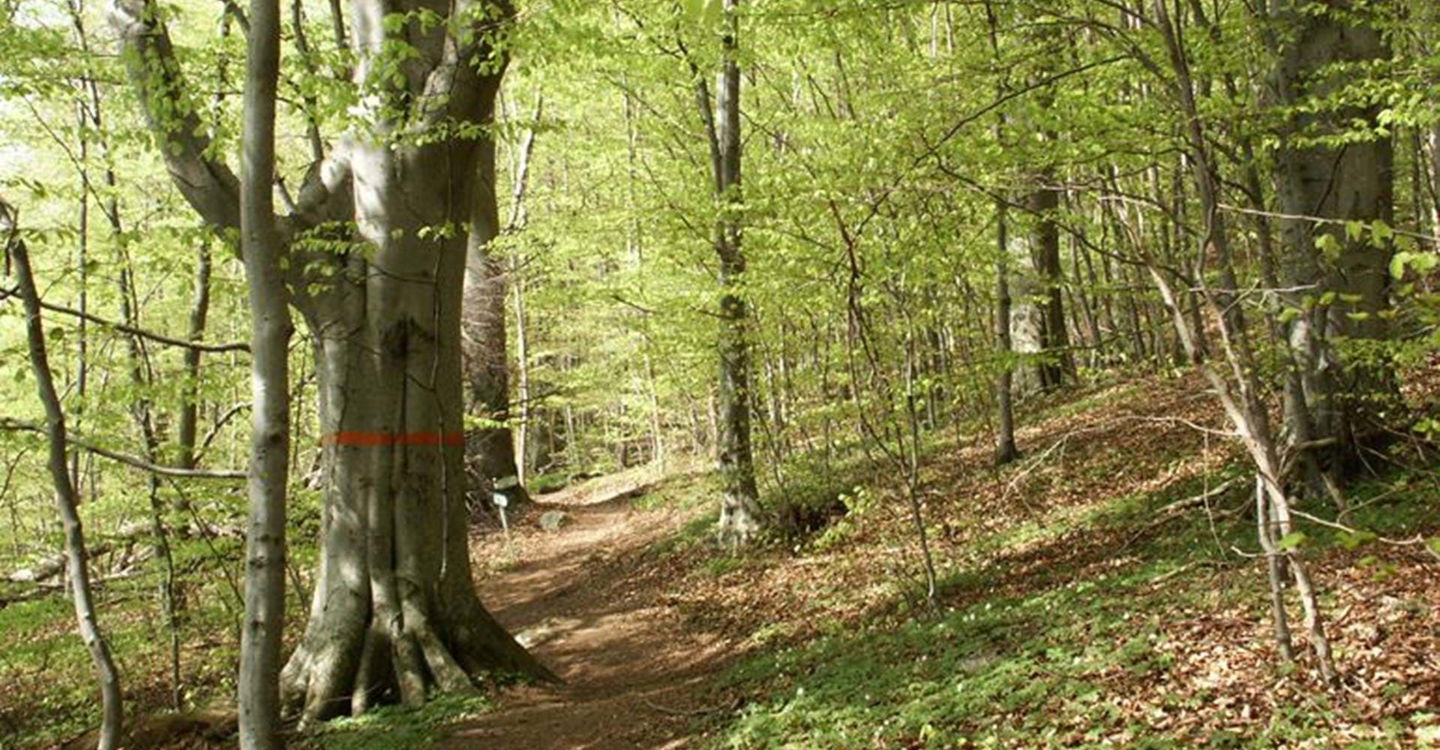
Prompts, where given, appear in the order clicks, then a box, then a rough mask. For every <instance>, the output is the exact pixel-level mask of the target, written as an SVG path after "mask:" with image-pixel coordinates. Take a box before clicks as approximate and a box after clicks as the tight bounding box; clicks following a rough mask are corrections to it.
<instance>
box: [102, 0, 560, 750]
mask: <svg viewBox="0 0 1440 750" xmlns="http://www.w3.org/2000/svg"><path fill="white" fill-rule="evenodd" d="M114 1H115V8H114V12H113V13H112V19H113V24H114V25H115V27H116V30H117V32H118V33H119V35H120V37H121V40H122V43H123V44H124V46H125V48H126V51H125V57H126V59H127V60H128V61H130V62H131V63H132V64H131V66H130V73H131V77H132V79H133V80H134V82H135V85H136V86H137V88H138V89H139V91H140V94H141V97H140V99H141V104H142V105H143V106H144V107H145V112H146V115H147V118H148V119H149V121H150V124H151V127H152V130H153V131H154V132H155V133H156V134H157V136H159V138H160V140H161V142H162V146H163V148H162V149H161V153H162V155H163V156H164V158H165V161H166V164H167V166H168V168H169V169H170V171H171V173H172V175H174V176H175V178H176V183H177V187H178V188H179V189H180V190H181V192H182V193H183V194H184V195H185V197H186V198H187V199H188V200H189V202H190V203H191V205H192V207H194V208H195V209H196V210H197V212H199V213H200V214H201V216H202V217H203V218H204V219H205V220H206V221H207V222H209V223H210V224H211V225H212V226H214V227H216V228H217V229H234V228H236V226H237V224H238V218H237V216H236V212H235V211H234V208H233V207H234V205H235V204H236V202H237V201H236V199H237V197H238V194H239V192H240V191H239V187H238V185H239V181H238V180H236V179H235V177H234V174H233V173H232V172H231V171H230V170H229V169H228V168H227V167H226V166H225V164H224V163H222V162H219V161H216V160H215V159H214V158H213V156H212V149H210V142H209V139H208V136H206V135H205V132H204V130H203V129H202V128H200V127H198V117H197V116H196V115H195V113H194V111H193V109H190V108H187V100H186V99H185V98H184V97H183V96H180V95H179V92H183V91H184V81H183V80H182V77H181V66H180V65H179V64H178V62H177V61H176V59H175V56H174V48H173V45H171V44H170V41H169V36H168V33H167V32H166V29H165V27H164V25H163V24H162V23H160V20H159V18H158V16H157V13H156V10H155V7H154V4H153V2H151V0H114ZM258 1H259V2H268V3H273V2H274V0H258ZM417 8H418V6H417V5H415V4H413V3H404V2H402V3H401V5H399V6H396V5H395V4H394V3H381V2H379V0H356V2H354V3H352V9H353V12H354V24H353V28H354V33H353V34H352V35H351V36H350V40H351V42H352V44H353V47H354V51H355V54H356V59H357V64H356V67H355V76H356V80H355V84H356V86H357V87H359V88H361V89H363V90H365V91H369V92H373V93H374V95H375V98H376V99H378V101H376V102H372V103H374V104H375V106H374V107H369V105H367V108H366V109H365V110H364V113H363V114H364V116H365V117H366V118H367V119H368V120H369V121H368V122H367V123H365V126H364V127H362V128H357V129H356V132H353V133H351V134H350V135H348V136H347V137H346V138H344V139H342V140H341V141H340V142H339V143H337V144H336V145H335V146H334V147H333V148H330V149H328V151H327V155H326V157H325V159H324V160H322V161H318V162H316V163H315V164H313V165H312V166H311V168H310V169H309V170H308V171H307V174H306V179H305V181H304V183H303V184H302V186H301V188H300V190H299V191H297V193H296V195H295V201H294V203H295V205H294V209H293V210H292V211H290V212H289V213H288V214H286V215H284V216H280V217H274V221H276V222H277V225H278V226H277V227H276V231H275V232H274V234H273V235H272V237H270V238H265V237H259V238H257V239H260V240H261V241H262V242H266V241H268V242H271V243H274V244H273V245H272V246H273V247H274V249H275V252H276V253H277V254H278V253H279V252H281V251H283V252H285V253H286V254H287V255H288V256H289V257H288V258H287V260H288V261H289V262H287V263H285V264H284V267H283V269H277V268H273V267H272V268H269V269H268V271H267V272H268V273H271V274H275V273H278V272H279V271H283V272H284V274H285V275H283V276H280V277H279V280H280V281H283V283H280V284H278V285H277V284H276V283H275V282H276V280H277V279H276V278H275V277H274V276H267V277H266V278H265V279H264V280H263V282H262V283H258V284H257V283H256V281H255V280H252V283H251V292H252V294H258V295H261V296H263V297H264V299H259V300H256V302H258V303H260V304H259V305H258V307H259V308H261V309H263V310H266V311H268V313H267V315H264V316H262V315H259V314H257V315H256V316H255V320H254V325H255V326H257V331H256V333H257V341H258V340H263V341H266V342H267V347H270V346H273V345H274V344H275V343H276V342H277V341H280V340H282V338H283V336H284V335H285V334H286V332H287V331H288V325H287V324H285V323H284V321H283V319H282V318H281V317H280V316H279V309H278V308H277V306H276V303H277V300H276V299H275V298H276V297H280V298H281V299H282V300H283V297H281V296H280V295H281V294H283V293H284V292H285V291H286V290H287V289H288V290H289V292H290V295H289V296H290V303H291V304H293V305H294V306H295V308H296V309H297V310H298V311H299V312H300V313H301V315H302V316H303V317H304V319H305V322H306V325H307V327H308V328H309V329H310V330H311V332H312V336H313V339H314V341H315V346H316V355H315V356H316V363H317V365H316V367H317V376H318V388H319V402H320V408H319V416H320V423H321V434H322V437H323V449H322V473H323V476H324V488H325V489H324V494H325V499H324V512H323V516H322V517H323V522H322V526H321V535H322V536H321V554H320V563H319V570H318V573H317V575H316V585H315V589H314V592H313V596H312V599H311V609H310V618H309V622H308V624H307V626H306V631H305V634H304V636H303V638H302V639H301V643H300V646H299V647H298V648H297V649H296V651H295V653H294V654H292V655H291V658H290V660H289V662H288V663H287V664H286V666H285V669H284V671H283V673H282V676H281V682H282V684H283V687H284V690H283V695H284V697H285V699H286V701H287V703H292V704H295V705H303V707H304V717H305V718H306V719H311V720H313V719H319V718H324V717H328V716H334V715H338V714H342V713H347V712H349V711H359V710H364V709H365V708H367V707H369V706H371V705H373V704H375V703H377V702H380V701H384V700H387V699H391V698H396V699H400V700H403V701H406V702H410V703H415V702H419V701H421V700H424V698H425V697H426V695H427V693H428V692H430V689H431V688H435V689H438V690H445V691H458V690H468V689H471V688H472V686H473V684H474V681H476V680H478V679H480V678H481V677H482V676H483V675H484V674H485V673H486V672H488V671H502V672H510V673H520V674H523V675H529V676H538V677H553V675H551V674H550V672H549V671H548V670H546V669H545V668H544V667H543V666H541V665H540V664H539V663H538V662H536V661H535V660H534V658H533V657H531V656H530V654H529V653H528V652H526V651H525V650H524V649H523V648H521V647H520V646H519V644H517V643H516V642H515V641H514V639H513V638H511V637H510V635H509V634H508V633H506V632H505V630H504V629H503V628H501V627H500V626H499V625H498V624H497V623H496V622H495V621H494V619H493V618H491V617H490V615H489V614H488V613H487V612H486V611H485V609H484V608H483V607H482V606H481V604H480V601H479V599H478V598H477V596H476V594H475V589H474V582H473V580H472V579H471V572H470V559H469V554H468V545H467V539H466V528H467V525H466V510H465V474H464V464H463V462H464V455H463V453H464V451H463V442H464V437H463V431H462V430H463V424H462V416H463V393H462V388H463V382H464V381H463V379H462V370H461V364H460V363H461V339H460V313H461V309H460V308H461V291H462V285H463V276H464V268H465V239H464V233H463V231H456V228H457V227H463V226H464V225H465V224H466V223H467V221H468V219H469V217H470V213H471V210H472V198H473V195H472V193H471V192H470V191H471V189H472V187H473V185H474V176H475V170H476V160H475V150H476V149H475V142H474V141H473V140H468V139H463V138H459V137H429V135H430V134H433V133H436V132H439V131H441V130H442V129H443V130H444V131H445V132H447V133H449V132H455V131H456V130H459V131H464V130H466V129H467V128H469V127H470V126H476V127H478V126H481V125H483V124H484V123H486V122H488V121H489V119H490V118H491V116H492V114H493V109H494V99H495V92H496V89H497V87H498V85H499V80H500V75H501V74H502V72H503V67H504V66H503V62H504V56H503V55H496V54H493V53H495V49H494V47H493V45H492V42H493V37H494V35H495V33H496V32H497V31H498V30H499V29H500V28H501V27H503V26H504V25H505V24H506V23H508V22H509V19H510V18H511V17H512V16H513V10H512V9H511V8H510V7H509V6H508V5H506V4H504V3H497V2H487V3H485V4H484V6H483V7H478V8H477V7H474V6H473V4H472V3H462V6H461V7H458V8H456V9H455V10H454V12H455V13H456V14H457V15H456V19H459V18H461V17H463V18H465V19H467V21H469V22H471V23H472V25H471V27H470V28H469V29H468V31H467V32H466V33H465V34H454V30H455V29H454V24H434V25H428V24H427V25H423V28H421V25H419V24H416V25H414V26H413V27H412V26H410V25H403V26H401V27H396V26H395V25H394V24H392V23H389V22H387V21H386V20H385V19H387V18H391V17H393V16H394V14H397V13H405V12H409V11H413V10H416V9H417ZM271 9H272V8H269V7H267V10H266V13H269V10H271ZM472 11H473V13H472ZM275 15H277V16H278V13H276V14H275ZM268 23H269V21H268V20H267V24H268ZM275 23H276V24H277V25H278V18H277V20H276V21H275ZM255 26H256V24H255V23H254V20H253V19H252V31H251V42H252V43H256V37H257V36H266V37H267V38H268V36H269V32H268V31H267V32H262V34H258V35H257V34H256V32H255V30H254V28H255ZM402 43H404V44H409V45H412V46H414V47H415V48H416V52H417V56H416V58H415V59H414V60H412V61H411V62H412V63H413V64H410V65H407V66H406V67H405V74H404V75H402V76H393V75H391V74H390V72H391V68H389V67H387V66H386V65H377V62H378V61H377V56H382V55H384V54H385V51H386V50H391V49H392V48H394V47H395V45H398V44H402ZM136 63H140V64H136ZM497 63H498V64H497ZM252 72H253V71H252ZM372 77H373V80H372ZM367 101H368V100H367ZM247 135H249V133H248V131H247ZM416 136H424V137H416ZM252 166H254V163H253V162H252ZM259 166H261V167H262V170H261V171H264V172H266V173H267V174H270V173H271V172H272V170H271V169H270V167H269V165H268V164H262V165H259ZM247 169H250V167H247ZM259 180H260V178H259V177H258V175H257V176H256V179H255V180H254V181H253V182H252V183H250V184H248V185H247V188H249V189H248V190H247V193H250V194H253V196H254V198H255V201H253V202H251V203H249V204H247V205H248V208H247V215H248V214H249V213H257V214H258V213H261V211H260V210H259V209H258V208H257V206H258V203H259V201H260V199H261V198H262V193H263V194H264V195H265V196H268V194H269V183H268V181H267V183H266V185H265V187H264V188H263V189H262V187H261V186H260V184H259ZM267 209H268V205H267ZM264 213H266V214H267V215H268V216H272V217H273V214H270V213H268V211H266V212H264ZM251 218H252V219H253V220H254V221H255V222H260V223H261V224H262V225H263V223H264V222H265V217H264V216H259V215H257V216H253V217H251ZM352 220H353V224H351V223H350V222H351V221H352ZM251 226H252V227H253V226H255V224H253V223H252V225H251ZM351 227H353V229H352V228H351ZM247 234H248V233H247ZM311 236H318V237H319V238H322V239H326V240H338V241H344V242H350V243H356V241H357V240H360V241H363V244H364V245H365V247H364V248H358V249H356V250H352V251H350V252H346V253H339V254H337V253H331V252H314V251H309V250H307V249H306V247H307V246H306V245H305V244H304V243H301V242H297V240H303V239H307V238H310V237H311ZM357 244H358V243H357ZM262 246H263V245H262ZM264 257H265V255H264V253H262V255H261V257H253V256H252V255H251V253H249V252H248V251H247V252H246V262H247V264H256V265H257V269H256V270H257V271H258V270H266V269H264V268H263V267H259V264H262V263H264V262H265V261H264V260H263V258H264ZM272 257H273V256H272ZM282 354H283V348H280V347H277V348H274V349H271V350H269V351H267V352H265V353H262V352H260V351H258V350H256V351H254V352H253V359H254V362H255V364H254V367H255V368H256V369H257V371H259V370H261V369H264V370H266V371H272V372H274V377H270V378H266V379H265V380H263V381H257V384H263V385H264V386H266V387H278V385H279V384H280V381H279V380H278V378H279V374H280V371H279V370H277V369H274V368H278V366H279V365H278V362H279V361H280V359H279V358H280V356H281V355H282ZM261 395H264V396H265V398H264V399H263V400H262V399H261V398H259V396H261ZM285 403H286V399H285V398H284V397H283V395H282V396H278V397H277V396H276V395H275V394H273V393H265V394H260V393H257V398H256V402H255V404H254V406H253V408H254V412H255V419H256V420H257V429H256V432H255V440H256V441H264V440H270V441H271V442H270V443H269V445H270V447H272V448H275V450H273V451H271V452H268V453H259V452H257V456H260V457H263V458H265V459H267V460H269V461H273V462H276V463H277V464H278V462H280V461H282V460H283V458H282V456H284V455H286V453H287V452H286V451H284V450H283V445H284V443H283V440H284V439H285V437H286V435H287V434H288V431H287V430H284V429H279V428H281V427H283V422H281V421H280V420H282V419H284V417H285V414H284V412H283V405H284V404H285ZM261 428H264V429H261ZM256 447H257V448H260V447H262V446H261V445H260V444H259V443H258V442H257V446H256ZM257 465H258V464H257ZM281 466H282V468H281V469H280V470H279V471H272V472H267V474H266V476H269V477H272V478H273V477H278V478H280V479H281V480H283V478H284V476H285V472H284V470H283V465H281ZM260 489H262V488H261V487H259V486H258V483H257V486H256V490H257V491H258V490H260ZM270 489H271V491H275V492H278V491H279V490H281V489H283V484H278V485H272V486H271V487H270ZM257 499H263V498H257ZM256 507H261V506H258V505H257V506H256ZM267 507H268V506H267ZM256 520H257V521H258V522H260V525H261V526H262V527H263V528H262V529H259V530H257V529H252V530H251V543H252V544H261V543H263V544H268V545H279V544H283V538H282V537H281V536H280V534H279V533H278V531H275V532H273V533H272V531H271V530H276V529H278V530H280V531H283V525H277V522H280V521H283V516H278V517H277V515H274V514H272V515H267V516H265V517H263V518H258V519H256ZM272 549H273V551H274V552H275V553H277V554H278V553H279V552H280V551H281V550H280V549H279V548H278V546H276V547H272ZM282 562H283V559H282V558H280V557H277V556H273V555H272V556H260V557H254V556H252V557H251V567H250V572H251V573H254V574H256V575H257V576H259V575H261V574H262V573H263V575H265V576H274V577H277V578H278V577H279V576H281V575H282V574H283V571H284V566H283V564H280V563H282ZM262 588H263V587H262ZM267 601H272V600H268V599H267ZM274 614H275V615H276V616H277V617H278V614H279V613H278V610H276V611H274ZM275 625H278V619H277V620H273V621H272V620H270V619H266V620H258V619H256V618H254V617H248V616H247V624H246V628H247V631H248V630H252V629H255V628H257V627H259V628H263V629H265V633H266V634H267V635H268V634H269V633H270V632H271V631H270V630H269V628H271V627H274V626H275ZM255 634H256V635H257V636H258V635H259V634H260V633H259V632H258V631H257V632H256V633H255ZM267 642H268V641H267ZM271 653H273V652H271V651H268V650H266V651H257V652H255V656H256V657H257V659H259V658H263V659H265V660H267V661H266V662H265V663H259V662H258V661H257V663H256V664H254V665H253V669H251V667H250V665H248V664H247V669H250V672H251V674H252V675H253V677H254V679H253V681H252V680H243V681H242V682H243V688H244V689H245V690H251V689H253V690H254V691H256V693H255V698H257V699H259V700H261V701H262V702H263V701H268V700H269V698H270V696H269V694H268V693H262V692H261V691H263V690H265V689H266V687H265V686H266V685H268V684H269V683H270V681H269V678H268V676H267V675H265V674H262V673H263V672H267V671H268V670H269V667H270V664H269V662H268V658H269V656H270V654H271ZM255 726H256V728H257V731H264V723H263V721H262V720H260V719H258V715H257V719H256V724H255Z"/></svg>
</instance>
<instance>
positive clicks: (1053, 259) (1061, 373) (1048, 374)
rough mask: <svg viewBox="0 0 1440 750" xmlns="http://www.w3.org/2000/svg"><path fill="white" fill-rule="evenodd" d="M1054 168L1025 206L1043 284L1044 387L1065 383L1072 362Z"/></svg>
mask: <svg viewBox="0 0 1440 750" xmlns="http://www.w3.org/2000/svg"><path fill="white" fill-rule="evenodd" d="M1054 179H1055V175H1054V172H1053V170H1050V169H1046V170H1044V171H1043V172H1042V173H1041V175H1040V177H1039V182H1040V185H1039V186H1038V187H1037V188H1036V189H1035V190H1034V191H1033V192H1031V193H1030V195H1028V196H1027V197H1026V204H1027V205H1026V208H1027V209H1028V211H1029V212H1030V213H1032V214H1034V216H1035V227H1034V230H1033V231H1034V238H1033V240H1032V243H1033V244H1032V248H1031V250H1032V252H1033V253H1034V255H1033V257H1032V258H1031V262H1032V263H1033V264H1034V266H1035V275H1036V277H1037V278H1038V279H1039V283H1040V284H1042V285H1043V291H1042V292H1041V294H1040V299H1041V301H1040V304H1039V307H1040V316H1039V317H1040V351H1041V352H1042V355H1043V356H1042V358H1041V360H1040V362H1039V366H1038V370H1039V375H1040V387H1041V388H1042V389H1045V390H1050V389H1054V388H1059V387H1060V386H1061V385H1064V379H1065V376H1066V375H1067V374H1069V373H1072V372H1073V371H1074V369H1075V365H1074V362H1073V359H1072V356H1071V353H1070V334H1069V330H1068V327H1067V324H1066V320H1065V299H1064V292H1065V287H1064V283H1065V271H1064V267H1063V266H1062V265H1061V263H1060V227H1059V225H1058V224H1056V219H1055V213H1056V212H1057V211H1058V210H1059V209H1060V191H1059V190H1058V189H1056V188H1055V187H1054V186H1053V185H1051V184H1049V183H1052V182H1054Z"/></svg>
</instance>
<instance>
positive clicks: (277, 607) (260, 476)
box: [239, 0, 292, 750]
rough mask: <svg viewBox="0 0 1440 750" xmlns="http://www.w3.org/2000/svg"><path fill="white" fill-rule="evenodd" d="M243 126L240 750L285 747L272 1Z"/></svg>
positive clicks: (286, 338)
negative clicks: (245, 351)
mask: <svg viewBox="0 0 1440 750" xmlns="http://www.w3.org/2000/svg"><path fill="white" fill-rule="evenodd" d="M248 45H249V46H248V55H247V60H248V64H247V65H246V75H245V105H244V114H243V118H244V119H243V120H242V127H243V131H242V134H241V139H242V141H241V142H242V146H241V150H242V157H241V166H240V246H241V251H242V254H243V257H244V261H245V277H246V281H247V282H248V287H249V302H250V316H251V329H250V331H251V332H250V378H251V386H252V390H253V406H252V408H251V435H250V467H249V470H250V477H249V493H248V494H249V501H250V502H249V505H250V512H249V521H248V523H247V528H246V535H245V621H244V624H243V626H242V627H241V629H240V681H239V703H240V746H241V747H242V748H244V749H245V750H268V749H269V748H278V747H283V746H284V741H283V740H282V739H281V736H280V680H279V678H280V646H281V635H282V630H283V627H284V618H285V504H286V484H287V482H288V480H289V475H290V363H289V351H288V346H289V343H290V335H291V332H292V326H291V322H290V306H289V302H290V301H289V294H288V291H287V287H286V279H285V275H284V271H283V270H282V269H281V267H280V266H281V261H282V252H283V249H282V246H281V243H280V238H279V236H278V232H277V231H276V226H275V210H274V206H273V199H272V196H273V189H272V187H271V186H272V184H273V183H274V180H275V94H276V81H277V79H278V77H279V72H280V4H279V0H250V30H249V37H248Z"/></svg>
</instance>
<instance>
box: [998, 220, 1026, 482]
mask: <svg viewBox="0 0 1440 750" xmlns="http://www.w3.org/2000/svg"><path fill="white" fill-rule="evenodd" d="M1005 218H1006V211H1005V202H1004V201H1003V200H1001V201H996V202H995V223H996V231H995V236H996V244H997V247H996V256H995V300H996V302H995V343H996V349H997V350H998V352H999V355H1000V358H1001V361H1000V367H999V373H998V374H997V375H996V376H995V405H996V411H997V412H998V414H999V425H998V426H997V427H996V430H995V463H996V464H997V465H1004V464H1008V463H1010V462H1011V461H1014V460H1015V459H1017V458H1019V457H1020V451H1019V450H1017V449H1016V447H1015V405H1014V402H1013V399H1012V394H1011V382H1010V381H1011V379H1012V378H1013V372H1014V367H1015V365H1014V357H1015V354H1014V352H1013V351H1012V349H1011V346H1010V272H1009V270H1008V261H1009V255H1010V253H1009V251H1008V249H1007V247H1006V246H1007V244H1008V242H1009V240H1008V238H1007V237H1006V236H1005V234H1006V229H1007V227H1006V223H1005Z"/></svg>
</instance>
